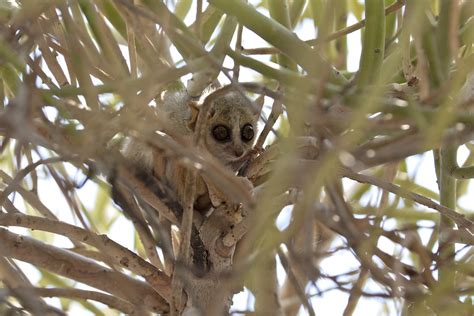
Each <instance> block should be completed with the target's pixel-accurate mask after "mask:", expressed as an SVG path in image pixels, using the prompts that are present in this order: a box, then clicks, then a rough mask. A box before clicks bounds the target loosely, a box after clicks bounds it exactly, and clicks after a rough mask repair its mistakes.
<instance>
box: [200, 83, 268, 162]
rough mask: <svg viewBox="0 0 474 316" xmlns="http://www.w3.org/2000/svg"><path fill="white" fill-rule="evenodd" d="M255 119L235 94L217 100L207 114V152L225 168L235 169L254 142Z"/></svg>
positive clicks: (254, 113)
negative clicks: (225, 166)
mask: <svg viewBox="0 0 474 316" xmlns="http://www.w3.org/2000/svg"><path fill="white" fill-rule="evenodd" d="M258 115H259V113H258V111H257V110H256V109H254V107H253V105H252V104H251V103H250V101H249V100H247V99H246V98H244V97H243V96H241V95H239V94H237V93H236V92H233V93H228V94H226V95H224V96H222V97H220V98H217V99H216V100H214V101H213V104H212V105H211V108H210V110H209V118H208V124H207V127H208V131H207V133H206V145H207V149H208V150H209V151H210V152H211V154H212V155H214V156H215V157H216V158H218V159H219V160H220V161H221V162H222V163H223V164H224V165H227V166H230V167H231V168H232V169H234V170H236V169H238V168H239V167H240V166H241V165H242V162H243V161H244V159H245V158H246V156H247V154H248V153H249V151H250V149H251V148H252V146H253V144H254V142H255V138H256V135H257V121H258Z"/></svg>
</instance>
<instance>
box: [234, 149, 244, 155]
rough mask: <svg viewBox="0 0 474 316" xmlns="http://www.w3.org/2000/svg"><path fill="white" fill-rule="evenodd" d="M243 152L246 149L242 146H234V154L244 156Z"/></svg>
mask: <svg viewBox="0 0 474 316" xmlns="http://www.w3.org/2000/svg"><path fill="white" fill-rule="evenodd" d="M243 153H244V149H243V148H242V147H235V148H234V154H235V156H236V157H240V156H242V154H243Z"/></svg>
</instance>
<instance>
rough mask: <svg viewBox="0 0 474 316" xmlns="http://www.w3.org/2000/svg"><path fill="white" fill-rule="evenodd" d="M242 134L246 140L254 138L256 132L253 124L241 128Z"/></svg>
mask: <svg viewBox="0 0 474 316" xmlns="http://www.w3.org/2000/svg"><path fill="white" fill-rule="evenodd" d="M240 136H241V137H242V140H243V141H244V142H249V141H251V140H252V139H253V136H254V132H253V126H252V125H250V124H245V125H244V127H242V129H241V130H240Z"/></svg>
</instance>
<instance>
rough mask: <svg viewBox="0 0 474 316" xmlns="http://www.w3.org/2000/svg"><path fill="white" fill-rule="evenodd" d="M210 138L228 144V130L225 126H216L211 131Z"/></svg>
mask: <svg viewBox="0 0 474 316" xmlns="http://www.w3.org/2000/svg"><path fill="white" fill-rule="evenodd" d="M212 136H214V138H215V139H216V140H217V141H219V142H223V143H224V142H228V141H229V140H230V130H229V128H228V127H227V126H224V125H216V126H214V128H213V129H212Z"/></svg>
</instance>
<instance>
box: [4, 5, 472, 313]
mask: <svg viewBox="0 0 474 316" xmlns="http://www.w3.org/2000/svg"><path fill="white" fill-rule="evenodd" d="M250 2H251V3H256V2H257V3H258V2H259V1H250ZM204 3H205V4H206V3H207V2H206V1H204ZM190 12H191V14H190V15H188V19H187V20H189V21H188V22H191V21H193V19H194V12H195V11H194V9H193V8H192V9H191V11H190ZM262 12H263V13H264V14H267V12H265V11H262ZM191 16H192V17H191ZM356 22H357V20H356V19H355V17H354V16H353V15H349V17H348V25H352V24H354V23H356ZM295 32H296V33H297V34H298V36H299V37H300V38H301V39H304V40H306V39H312V38H314V37H315V32H314V27H313V24H312V21H310V20H306V21H303V23H302V24H301V25H300V26H299V27H298V28H297V29H296V30H295ZM243 41H244V42H243V44H244V47H248V48H252V47H262V46H266V44H265V43H264V41H262V39H261V38H260V37H259V36H257V35H255V34H254V33H252V32H251V31H249V30H245V31H244V34H243ZM123 49H124V51H126V48H125V47H123ZM360 50H361V46H360V31H358V32H354V33H351V34H350V35H348V51H349V60H348V68H349V71H356V70H357V69H358V65H359V56H360ZM124 56H125V57H127V56H128V54H124ZM257 58H258V59H260V60H262V61H268V59H269V57H268V56H257ZM228 62H230V60H226V63H228ZM227 65H231V63H230V64H227ZM253 74H254V73H253V72H252V71H246V70H245V69H242V71H241V80H242V81H251V80H252V78H253ZM268 101H269V100H267V102H268ZM267 112H268V111H267ZM466 154H467V152H466V150H464V151H463V152H462V153H461V154H460V155H459V156H461V157H460V158H459V160H461V161H460V162H462V160H463V159H465V157H466ZM408 169H409V171H408V173H409V176H413V175H414V174H417V177H416V179H417V181H418V182H419V183H420V184H422V185H423V186H427V187H428V188H429V189H431V190H433V191H435V192H437V190H438V189H437V186H436V179H435V175H434V172H433V159H432V155H431V153H427V154H425V155H423V156H415V157H410V158H409V159H408ZM70 170H74V169H73V168H71V169H70ZM72 174H74V173H72ZM82 177H83V175H82V174H80V173H78V178H79V179H82ZM346 184H347V185H350V183H349V182H346ZM38 187H39V196H40V198H41V200H42V202H43V203H44V204H45V205H46V206H47V207H49V208H50V209H51V210H52V211H53V212H54V213H55V214H56V215H58V217H59V218H60V219H61V220H63V221H66V222H69V223H73V224H77V225H79V226H80V223H79V222H78V221H77V219H75V218H73V217H72V216H71V212H70V211H69V209H70V207H69V206H68V204H67V202H66V201H65V200H64V198H63V197H62V193H61V192H60V191H59V189H58V188H57V187H56V186H55V185H54V184H53V183H52V181H50V179H47V178H45V177H44V176H43V177H41V179H40V185H39V186H38ZM471 188H472V186H471ZM471 191H472V190H471ZM77 192H78V195H79V198H80V200H81V201H82V202H83V203H84V206H85V207H86V208H87V209H93V207H94V205H93V202H94V201H95V196H96V195H97V187H96V185H95V184H94V183H93V182H91V181H89V182H88V183H87V184H86V185H85V186H84V187H83V188H82V189H80V190H78V191H77ZM469 196H472V194H469V195H468V197H466V198H464V199H463V200H461V202H462V204H463V205H464V206H465V207H469V206H470V205H472V199H471V198H469ZM374 202H375V200H374V198H373V197H371V198H367V203H374ZM15 205H16V206H17V207H18V208H19V209H20V210H24V203H23V200H22V199H21V197H20V196H19V195H16V196H15ZM424 210H426V209H424ZM290 211H291V210H290V209H286V210H285V211H284V212H282V214H281V215H280V216H279V218H278V222H277V224H278V226H279V227H280V228H283V227H285V226H286V225H287V223H288V220H287V219H288V215H289V212H290ZM108 213H109V214H110V215H111V216H112V215H115V214H116V210H115V209H114V207H113V206H112V205H111V206H109V208H108ZM386 225H391V223H390V221H387V223H386ZM10 230H11V231H14V232H18V233H22V234H29V232H28V230H26V229H21V228H11V229H10ZM133 232H134V228H133V226H132V224H131V223H130V221H129V220H127V219H126V218H125V217H124V216H120V217H119V218H118V219H117V220H116V221H115V223H114V224H113V225H112V227H111V229H110V231H109V232H108V236H109V237H110V238H111V239H113V240H114V241H116V242H118V243H120V244H121V245H123V246H125V247H127V248H130V249H132V248H133V243H134V241H133ZM35 233H38V232H34V234H35ZM101 233H104V232H101ZM335 243H338V244H341V245H342V243H341V241H340V240H337V241H335ZM53 244H54V245H56V246H61V247H71V246H72V244H71V243H70V242H69V240H67V239H66V238H64V237H61V236H58V235H54V242H53ZM379 246H380V247H382V248H383V249H385V250H386V251H388V252H389V253H390V252H391V251H392V249H393V245H392V244H391V243H390V242H387V241H386V240H384V239H381V240H380V243H379ZM18 263H19V265H20V266H21V267H24V268H25V270H24V271H26V272H27V275H28V277H29V278H30V280H31V282H32V283H36V282H37V281H38V280H39V278H40V274H39V273H38V272H37V271H36V269H34V268H32V266H31V265H29V264H27V263H23V262H18ZM358 266H359V265H358V262H357V261H356V260H355V259H354V257H353V256H352V255H351V254H350V253H348V252H347V251H346V252H342V251H341V252H340V253H337V254H336V255H334V256H331V257H330V258H327V259H325V260H323V261H322V262H321V265H320V267H321V269H322V271H324V272H325V273H326V274H331V275H335V274H338V273H341V272H347V271H349V270H351V268H354V269H355V268H357V267H358ZM284 275H285V274H284V271H283V268H282V267H281V265H279V266H278V277H279V281H280V282H283V280H284ZM318 286H319V287H320V289H325V288H329V287H333V286H334V284H333V283H332V282H330V281H328V280H324V279H321V280H318ZM79 287H80V288H84V289H88V288H89V287H88V286H85V285H80V286H79ZM307 290H308V292H309V293H315V292H316V291H315V289H314V288H311V287H310V288H307ZM364 290H366V291H368V292H371V291H372V292H380V290H381V289H380V287H379V286H377V285H376V284H375V283H374V282H367V285H366V287H365V288H364ZM347 298H348V294H346V293H341V292H340V291H330V292H327V293H325V294H324V295H322V296H321V297H319V296H315V297H314V298H313V299H312V303H313V306H314V308H315V311H316V314H317V315H318V316H333V315H341V314H342V311H343V310H344V308H345V306H346V304H347ZM46 301H47V302H48V303H51V304H52V305H54V306H58V307H59V306H60V304H59V300H58V299H55V298H53V299H49V298H48V299H46ZM385 304H387V305H385ZM94 305H96V306H97V307H99V308H102V307H103V305H101V304H100V303H95V302H94ZM252 306H253V300H252V295H251V294H250V293H249V292H248V291H243V292H241V293H239V294H237V295H235V297H234V305H233V308H235V309H237V310H243V309H246V308H250V309H251V308H252ZM399 308H400V304H399V302H398V303H395V302H393V301H387V300H383V299H379V298H361V299H360V301H359V303H358V305H357V308H356V310H355V313H354V315H356V316H359V315H360V316H362V315H364V316H365V315H396V314H397V312H396V311H397V310H399ZM69 313H70V315H90V313H87V312H85V311H84V309H83V308H82V306H80V305H79V304H75V303H73V308H72V309H70V312H69ZM306 314H307V313H306V311H304V310H303V309H301V310H300V315H306Z"/></svg>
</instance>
